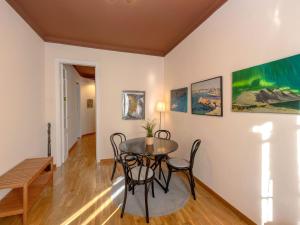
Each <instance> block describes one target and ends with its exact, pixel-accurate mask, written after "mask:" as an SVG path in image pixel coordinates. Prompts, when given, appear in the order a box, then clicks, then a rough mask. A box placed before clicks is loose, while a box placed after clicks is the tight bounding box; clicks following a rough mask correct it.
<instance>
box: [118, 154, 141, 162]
mask: <svg viewBox="0 0 300 225" xmlns="http://www.w3.org/2000/svg"><path fill="white" fill-rule="evenodd" d="M121 157H122V158H123V159H124V158H125V155H121V156H118V160H119V161H121ZM126 160H127V161H134V160H137V157H136V156H134V155H129V156H126Z"/></svg>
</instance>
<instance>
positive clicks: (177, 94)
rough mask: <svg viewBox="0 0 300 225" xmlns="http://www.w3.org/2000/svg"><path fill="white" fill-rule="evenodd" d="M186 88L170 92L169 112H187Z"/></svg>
mask: <svg viewBox="0 0 300 225" xmlns="http://www.w3.org/2000/svg"><path fill="white" fill-rule="evenodd" d="M187 95H188V88H187V87H186V88H180V89H175V90H171V105H170V108H171V109H170V110H171V111H174V112H187V99H188V96H187Z"/></svg>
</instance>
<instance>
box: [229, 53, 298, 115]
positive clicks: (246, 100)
mask: <svg viewBox="0 0 300 225" xmlns="http://www.w3.org/2000/svg"><path fill="white" fill-rule="evenodd" d="M232 111H233V112H253V113H289V114H299V113H300V55H295V56H291V57H288V58H284V59H280V60H277V61H273V62H269V63H266V64H262V65H259V66H254V67H251V68H248V69H244V70H240V71H236V72H233V73H232Z"/></svg>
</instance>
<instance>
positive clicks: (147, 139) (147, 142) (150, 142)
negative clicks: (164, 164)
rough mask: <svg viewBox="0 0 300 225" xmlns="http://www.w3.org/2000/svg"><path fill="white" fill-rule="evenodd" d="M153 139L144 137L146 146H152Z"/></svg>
mask: <svg viewBox="0 0 300 225" xmlns="http://www.w3.org/2000/svg"><path fill="white" fill-rule="evenodd" d="M153 143H154V138H153V137H146V145H153Z"/></svg>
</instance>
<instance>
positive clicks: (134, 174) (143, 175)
mask: <svg viewBox="0 0 300 225" xmlns="http://www.w3.org/2000/svg"><path fill="white" fill-rule="evenodd" d="M140 168H141V174H140V179H139V171H140ZM146 171H147V167H146V166H142V167H140V166H136V167H133V168H132V169H131V173H132V179H133V180H136V181H137V180H140V181H143V180H148V179H150V178H152V177H153V176H154V172H153V170H152V169H151V168H149V170H148V176H147V179H145V178H146ZM129 177H130V175H129Z"/></svg>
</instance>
